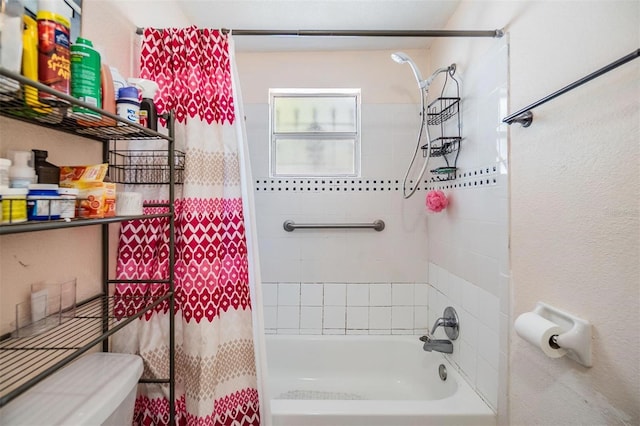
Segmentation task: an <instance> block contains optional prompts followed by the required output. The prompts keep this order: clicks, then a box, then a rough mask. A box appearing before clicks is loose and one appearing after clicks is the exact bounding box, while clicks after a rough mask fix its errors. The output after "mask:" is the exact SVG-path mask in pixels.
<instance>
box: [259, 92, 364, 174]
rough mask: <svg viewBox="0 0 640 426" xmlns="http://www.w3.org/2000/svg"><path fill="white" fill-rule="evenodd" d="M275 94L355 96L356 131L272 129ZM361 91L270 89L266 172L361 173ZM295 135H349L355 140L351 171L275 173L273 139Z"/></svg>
mask: <svg viewBox="0 0 640 426" xmlns="http://www.w3.org/2000/svg"><path fill="white" fill-rule="evenodd" d="M276 97H307V98H308V97H318V98H321V97H351V98H353V97H355V108H356V111H355V119H356V126H355V128H356V131H355V132H309V131H306V132H283V133H276V132H275V102H274V99H275V98H276ZM360 130H361V93H360V89H295V88H287V89H269V176H270V177H274V178H279V177H300V178H323V177H327V178H329V177H335V178H340V177H360V176H361V168H360V165H361V134H360ZM284 137H286V138H298V139H309V140H312V139H318V138H323V139H352V140H353V141H354V148H353V149H354V153H353V161H354V164H353V170H354V172H353V173H332V174H312V173H286V174H285V173H276V142H277V140H278V138H284Z"/></svg>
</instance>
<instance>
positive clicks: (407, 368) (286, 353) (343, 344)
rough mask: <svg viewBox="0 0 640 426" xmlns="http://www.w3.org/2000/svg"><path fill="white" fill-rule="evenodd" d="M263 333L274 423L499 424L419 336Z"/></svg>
mask: <svg viewBox="0 0 640 426" xmlns="http://www.w3.org/2000/svg"><path fill="white" fill-rule="evenodd" d="M266 341H267V362H268V374H269V379H268V383H269V392H270V396H271V410H272V415H273V423H274V426H301V425H304V426H319V425H323V426H356V425H357V426H407V425H415V426H426V425H456V426H464V425H473V426H485V425H487V426H489V425H495V424H496V419H495V413H494V412H493V411H492V410H491V409H490V408H489V407H488V406H487V405H486V404H485V403H484V402H483V401H482V400H481V399H480V398H479V397H478V395H477V394H476V393H475V392H474V391H473V390H472V389H471V388H470V387H469V385H468V384H467V383H466V382H465V381H464V379H463V378H462V377H460V375H459V374H458V373H457V372H456V371H455V368H453V367H452V366H451V365H450V364H449V363H448V361H447V360H446V359H445V357H444V356H443V355H442V354H439V353H429V352H425V351H423V349H422V342H420V341H419V340H418V336H360V335H357V336H284V335H269V336H267V339H266ZM441 364H443V365H444V366H445V368H446V370H447V379H446V380H444V381H443V380H441V379H440V376H439V373H438V369H439V366H440V365H441Z"/></svg>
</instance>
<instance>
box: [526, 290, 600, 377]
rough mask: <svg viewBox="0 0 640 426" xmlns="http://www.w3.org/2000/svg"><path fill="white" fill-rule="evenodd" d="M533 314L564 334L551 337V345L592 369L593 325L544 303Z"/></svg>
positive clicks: (540, 303) (537, 305)
mask: <svg viewBox="0 0 640 426" xmlns="http://www.w3.org/2000/svg"><path fill="white" fill-rule="evenodd" d="M533 312H534V313H535V314H537V315H539V316H541V317H543V318H545V319H547V320H549V321H551V322H553V323H555V324H557V325H558V327H560V328H561V329H562V330H563V331H564V332H563V333H560V334H559V335H554V336H552V337H551V341H550V343H551V344H552V346H553V345H556V346H557V347H559V348H562V349H564V350H566V351H567V353H566V355H567V356H568V357H569V358H571V359H573V360H574V361H576V362H578V363H580V364H582V365H584V366H585V367H591V366H592V365H593V364H592V361H591V334H592V333H591V323H590V322H589V321H587V320H585V319H582V318H579V317H577V316H575V315H572V314H570V313H568V312H565V311H562V310H560V309H558V308H555V307H553V306H551V305H548V304H546V303H544V302H538V303H537V304H536V307H535V309H534V310H533Z"/></svg>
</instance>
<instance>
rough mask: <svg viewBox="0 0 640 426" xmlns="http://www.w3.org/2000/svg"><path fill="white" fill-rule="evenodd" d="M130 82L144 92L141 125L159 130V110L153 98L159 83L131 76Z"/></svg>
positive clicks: (141, 103) (141, 106)
mask: <svg viewBox="0 0 640 426" xmlns="http://www.w3.org/2000/svg"><path fill="white" fill-rule="evenodd" d="M127 81H128V82H129V84H131V85H132V86H135V87H137V88H138V89H140V91H141V92H142V101H141V102H140V114H139V115H140V125H141V126H144V127H146V128H148V129H151V130H156V131H157V130H158V112H157V110H156V104H155V103H154V102H153V98H154V97H155V95H156V92H157V91H158V84H157V83H156V82H155V81H151V80H147V79H144V78H130V79H129V80H127Z"/></svg>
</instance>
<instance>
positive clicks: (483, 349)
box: [478, 324, 500, 370]
mask: <svg viewBox="0 0 640 426" xmlns="http://www.w3.org/2000/svg"><path fill="white" fill-rule="evenodd" d="M499 345H500V339H499V337H498V333H497V332H496V331H493V330H491V329H490V328H489V327H487V326H486V325H484V324H480V325H478V355H479V356H481V357H482V358H484V360H485V361H486V362H487V363H488V364H489V365H490V366H492V367H493V368H494V369H496V370H497V369H498V361H499V356H500V352H499V350H500V348H499Z"/></svg>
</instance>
